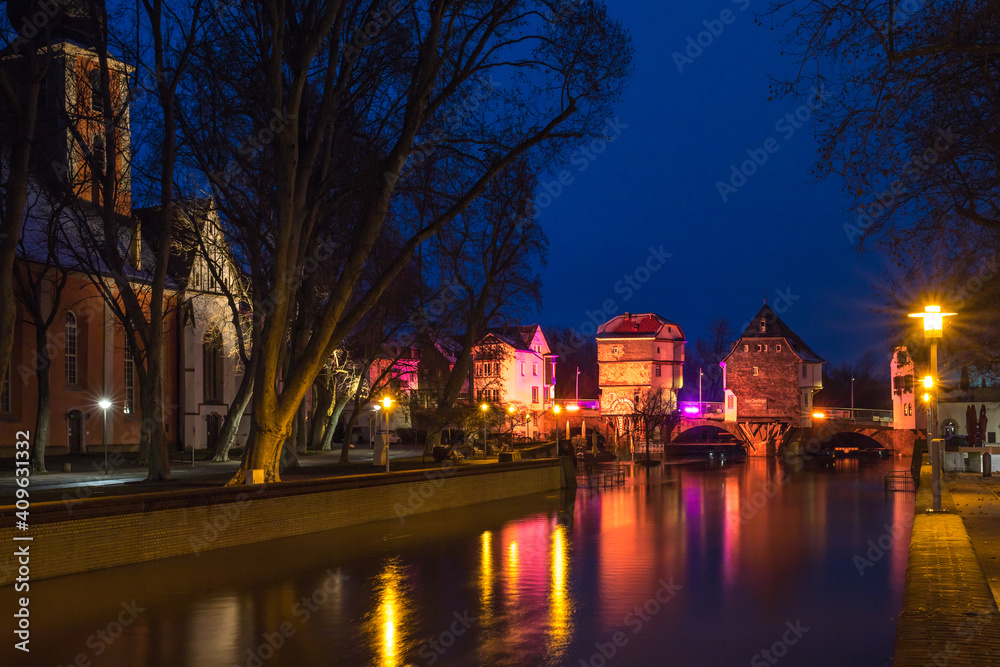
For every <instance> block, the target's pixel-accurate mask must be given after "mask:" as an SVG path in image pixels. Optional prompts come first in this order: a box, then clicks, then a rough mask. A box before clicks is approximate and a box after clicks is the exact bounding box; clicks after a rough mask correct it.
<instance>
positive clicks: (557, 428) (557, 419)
mask: <svg viewBox="0 0 1000 667" xmlns="http://www.w3.org/2000/svg"><path fill="white" fill-rule="evenodd" d="M552 412H554V413H556V415H557V416H556V452H558V451H559V417H558V415H559V413H560V412H562V408H561V407H560V406H558V405H553V406H552Z"/></svg>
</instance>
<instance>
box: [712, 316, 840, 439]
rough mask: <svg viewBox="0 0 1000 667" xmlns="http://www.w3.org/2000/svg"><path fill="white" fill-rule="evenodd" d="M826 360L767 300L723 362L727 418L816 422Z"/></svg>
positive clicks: (799, 422)
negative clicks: (814, 415)
mask: <svg viewBox="0 0 1000 667" xmlns="http://www.w3.org/2000/svg"><path fill="white" fill-rule="evenodd" d="M825 363H826V362H825V361H824V360H823V359H821V358H820V357H819V356H818V355H817V354H816V353H815V352H813V351H812V350H810V349H809V346H808V345H806V344H805V342H804V341H803V340H802V339H801V338H799V337H798V335H796V334H795V332H794V331H792V330H791V328H789V327H788V325H786V324H785V323H784V322H782V321H781V318H780V317H778V314H777V313H775V312H774V310H772V309H771V307H770V306H768V305H767V304H764V307H763V308H761V309H760V311H759V312H758V313H757V314H756V315H755V316H754V318H753V319H752V320H751V321H750V325H749V326H748V327H747V329H746V331H744V332H743V335H741V336H740V339H739V340H738V341H737V342H736V344H735V345H734V346H733V349H732V351H730V353H729V354H728V355H726V358H725V359H723V360H722V362H720V365H721V366H722V369H723V385H724V386H725V389H726V404H725V413H726V421H747V420H755V421H766V420H768V419H773V420H775V421H778V420H784V421H791V422H792V423H795V422H796V421H797V422H798V425H799V426H810V425H811V424H812V411H813V395H814V394H815V393H816V392H817V391H819V390H820V389H822V388H823V364H825Z"/></svg>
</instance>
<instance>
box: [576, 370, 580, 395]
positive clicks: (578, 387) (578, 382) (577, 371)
mask: <svg viewBox="0 0 1000 667" xmlns="http://www.w3.org/2000/svg"><path fill="white" fill-rule="evenodd" d="M576 400H578V401H579V400H580V367H579V366H577V367H576Z"/></svg>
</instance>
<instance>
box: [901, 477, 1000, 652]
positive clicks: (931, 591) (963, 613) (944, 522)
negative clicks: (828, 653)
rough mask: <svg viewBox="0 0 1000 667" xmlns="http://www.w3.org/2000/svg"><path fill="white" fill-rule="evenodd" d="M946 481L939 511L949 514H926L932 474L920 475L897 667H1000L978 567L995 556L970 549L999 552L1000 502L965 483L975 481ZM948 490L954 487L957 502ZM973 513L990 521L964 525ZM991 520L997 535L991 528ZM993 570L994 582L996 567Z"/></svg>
mask: <svg viewBox="0 0 1000 667" xmlns="http://www.w3.org/2000/svg"><path fill="white" fill-rule="evenodd" d="M948 477H949V479H948V480H947V484H946V485H945V488H944V489H942V507H944V508H945V509H946V510H948V512H947V513H943V514H927V513H926V511H927V509H928V508H930V507H931V502H932V500H931V479H930V467H929V466H927V465H924V466H923V467H922V468H921V483H920V490H919V491H918V493H917V498H916V508H915V509H916V516H915V518H914V523H913V534H912V536H911V538H910V557H909V563H908V565H907V569H906V588H905V592H904V597H903V611H902V612H901V613H900V615H899V624H898V626H897V629H896V650H895V659H894V661H893V665H894V666H895V667H946V666H959V665H961V666H966V665H968V666H970V667H972V666H975V667H988V666H990V665H997V666H998V667H1000V612H998V609H997V603H996V600H995V599H994V592H993V591H991V590H990V585H989V584H988V582H987V575H986V574H985V573H984V568H983V566H982V565H980V560H981V559H983V558H985V559H986V560H987V561H990V560H992V559H990V558H989V556H990V555H993V554H990V553H988V552H987V551H986V550H985V549H977V548H974V546H973V541H976V543H977V545H978V544H979V543H980V542H985V544H983V545H982V546H983V547H989V548H990V549H993V550H995V549H996V546H995V545H993V544H992V543H993V541H994V540H998V538H1000V534H998V533H997V532H996V531H995V527H996V526H997V525H998V524H997V523H996V522H997V521H1000V498H998V497H997V496H996V494H993V495H987V494H986V493H985V492H984V491H982V490H980V489H979V487H978V485H977V484H975V483H974V482H972V481H968V482H967V481H966V480H967V479H968V480H972V476H971V475H965V474H961V475H954V476H953V475H949V476H948ZM949 485H954V488H955V495H953V494H952V493H951V492H950V490H949V489H948V486H949ZM993 489H1000V487H997V486H994V487H993ZM973 511H975V512H980V511H982V512H985V514H982V515H977V516H979V517H980V518H979V519H973V520H970V521H969V524H970V525H969V526H967V525H966V522H965V521H963V518H964V517H965V516H966V514H967V513H970V514H971V512H973ZM987 517H989V518H990V519H992V521H993V522H994V523H992V525H993V527H994V530H990V529H989V528H988V527H987V526H988V525H989V524H988V523H987V521H986V518H987ZM984 529H985V530H987V531H989V532H987V533H983V532H982V531H983V530H984ZM970 535H971V537H970ZM998 541H1000V540H998ZM977 551H978V552H979V553H977ZM989 567H990V569H991V570H992V571H993V573H994V575H995V574H996V567H997V566H996V565H995V564H992V563H990V564H989Z"/></svg>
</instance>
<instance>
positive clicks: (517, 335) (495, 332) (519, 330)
mask: <svg viewBox="0 0 1000 667" xmlns="http://www.w3.org/2000/svg"><path fill="white" fill-rule="evenodd" d="M536 331H538V325H537V324H529V325H527V326H521V327H490V328H488V329H486V330H485V331H484V332H483V335H482V337H480V339H479V342H480V343H482V341H483V340H484V339H485V338H486V337H487V336H494V337H496V338H498V339H500V340H501V341H503V342H504V343H507V344H508V345H510V346H511V347H513V348H514V349H515V350H529V351H530V350H531V341H532V340H534V338H535V332H536Z"/></svg>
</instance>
